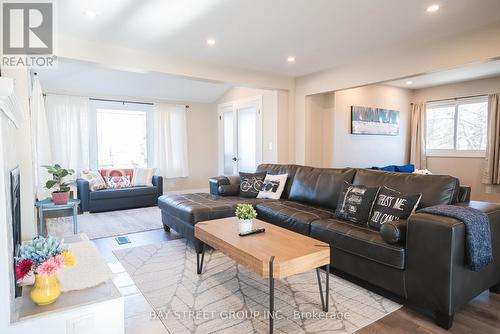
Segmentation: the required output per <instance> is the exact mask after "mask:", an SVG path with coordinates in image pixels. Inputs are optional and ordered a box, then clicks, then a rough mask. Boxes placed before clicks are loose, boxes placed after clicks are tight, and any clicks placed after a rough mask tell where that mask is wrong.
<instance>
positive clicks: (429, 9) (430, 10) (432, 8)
mask: <svg viewBox="0 0 500 334" xmlns="http://www.w3.org/2000/svg"><path fill="white" fill-rule="evenodd" d="M438 10H439V5H438V4H433V5H430V6H429V7H427V13H435V12H437V11H438Z"/></svg>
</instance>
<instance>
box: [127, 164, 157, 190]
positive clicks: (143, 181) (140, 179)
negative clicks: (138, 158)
mask: <svg viewBox="0 0 500 334" xmlns="http://www.w3.org/2000/svg"><path fill="white" fill-rule="evenodd" d="M155 171H156V168H134V173H133V174H132V186H133V187H137V186H146V187H152V186H153V182H152V181H153V175H154V174H155Z"/></svg>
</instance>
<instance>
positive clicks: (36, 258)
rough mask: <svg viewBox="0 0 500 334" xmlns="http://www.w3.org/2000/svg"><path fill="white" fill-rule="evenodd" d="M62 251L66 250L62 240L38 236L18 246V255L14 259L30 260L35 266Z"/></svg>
mask: <svg viewBox="0 0 500 334" xmlns="http://www.w3.org/2000/svg"><path fill="white" fill-rule="evenodd" d="M64 251H66V247H65V246H64V245H63V242H62V240H59V239H56V238H53V237H47V238H44V237H42V236H38V237H35V238H33V239H32V240H31V242H29V243H27V244H25V245H22V246H21V247H20V248H19V256H18V257H17V258H16V260H18V261H21V260H24V259H27V260H31V261H33V263H34V264H35V266H36V265H37V264H39V263H42V262H44V261H45V260H47V259H50V258H51V257H54V256H56V255H59V254H61V253H62V252H64Z"/></svg>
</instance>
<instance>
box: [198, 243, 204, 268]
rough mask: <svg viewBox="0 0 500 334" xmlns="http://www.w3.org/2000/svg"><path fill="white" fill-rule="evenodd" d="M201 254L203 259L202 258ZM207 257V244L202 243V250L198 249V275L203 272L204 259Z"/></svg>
mask: <svg viewBox="0 0 500 334" xmlns="http://www.w3.org/2000/svg"><path fill="white" fill-rule="evenodd" d="M200 256H201V259H200ZM204 258H205V244H204V243H202V244H201V251H196V272H197V273H198V275H200V274H201V271H202V270H203V260H204Z"/></svg>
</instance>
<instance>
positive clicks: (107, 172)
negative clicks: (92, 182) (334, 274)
mask: <svg viewBox="0 0 500 334" xmlns="http://www.w3.org/2000/svg"><path fill="white" fill-rule="evenodd" d="M99 173H101V175H102V177H106V176H118V177H119V176H128V177H129V179H130V180H132V174H133V173H134V170H133V169H132V168H121V169H113V168H110V169H100V170H99Z"/></svg>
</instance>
